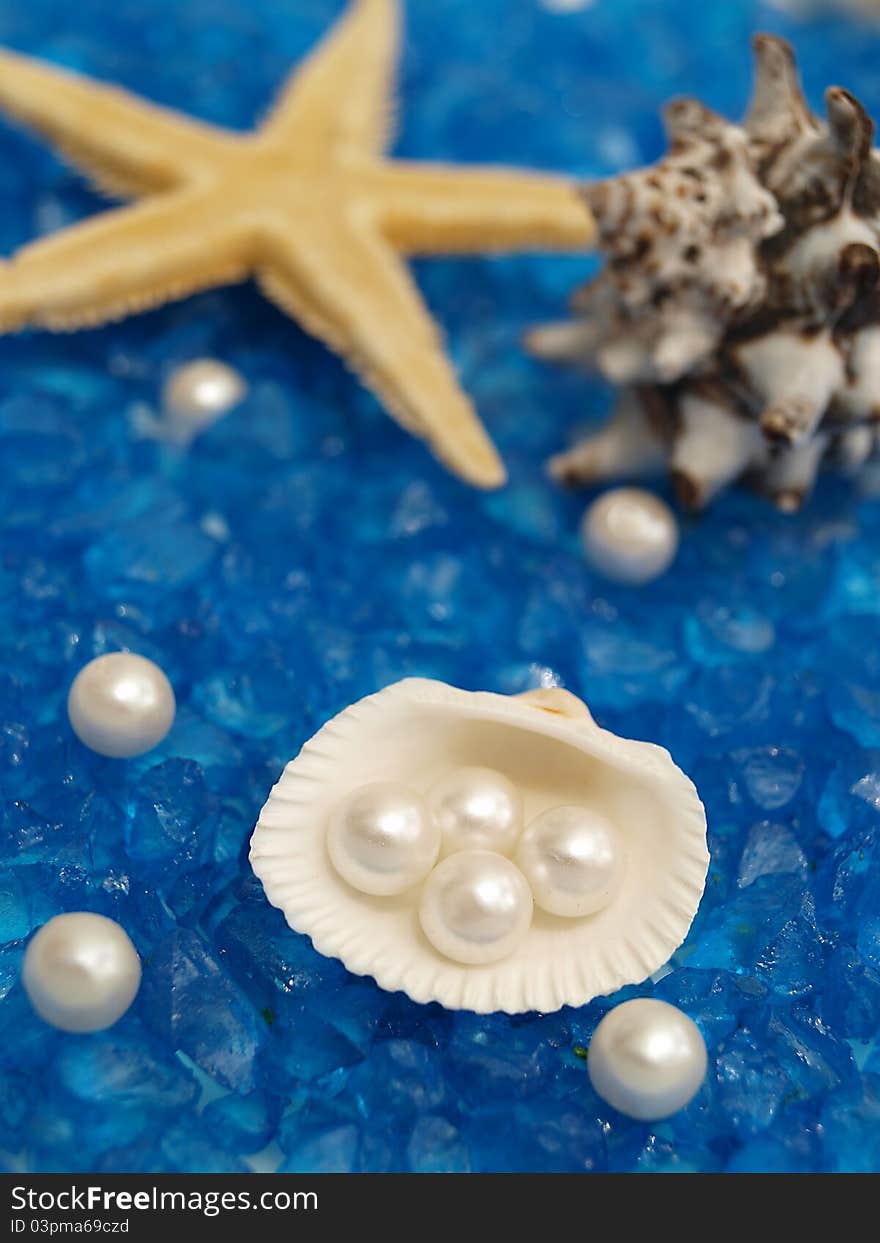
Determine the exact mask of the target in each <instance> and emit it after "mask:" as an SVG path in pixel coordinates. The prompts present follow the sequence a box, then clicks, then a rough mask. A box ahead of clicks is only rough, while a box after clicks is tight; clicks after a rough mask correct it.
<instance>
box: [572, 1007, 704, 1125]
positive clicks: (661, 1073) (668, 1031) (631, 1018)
mask: <svg viewBox="0 0 880 1243" xmlns="http://www.w3.org/2000/svg"><path fill="white" fill-rule="evenodd" d="M706 1065H707V1058H706V1045H705V1042H704V1041H703V1037H702V1036H701V1035H700V1029H699V1028H698V1027H697V1025H696V1023H694V1021H693V1020H692V1019H689V1018H688V1016H687V1015H686V1014H683V1013H682V1011H681V1010H679V1009H677V1008H676V1007H675V1006H670V1005H669V1004H668V1003H667V1002H665V1001H656V1000H655V999H653V998H651V997H637V998H636V999H635V1000H634V1001H625V1002H624V1003H623V1004H622V1005H620V1006H616V1007H615V1009H613V1010H611V1011H609V1013H608V1014H606V1015H605V1017H604V1019H603V1020H602V1022H601V1023H600V1024H599V1026H598V1027H597V1028H596V1030H595V1032H594V1033H593V1039H592V1041H591V1042H590V1049H589V1056H588V1058H587V1069H588V1070H589V1073H590V1080H591V1082H592V1084H593V1087H594V1088H595V1089H596V1091H597V1092H598V1094H599V1095H600V1096H601V1097H602V1099H603V1100H605V1101H607V1102H608V1104H609V1105H612V1106H613V1107H614V1108H615V1109H617V1110H619V1111H620V1113H622V1114H627V1115H628V1116H629V1117H630V1118H639V1119H641V1120H642V1121H646V1122H655V1121H658V1120H659V1119H660V1118H668V1117H669V1115H670V1114H674V1113H677V1112H678V1111H679V1109H683V1108H684V1107H685V1105H687V1104H688V1102H689V1101H690V1100H692V1099H693V1097H694V1096H696V1094H697V1092H698V1091H699V1088H700V1084H701V1083H702V1082H703V1080H704V1079H705V1077H706Z"/></svg>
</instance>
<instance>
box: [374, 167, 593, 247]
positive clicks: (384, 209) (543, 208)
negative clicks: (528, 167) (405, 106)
mask: <svg viewBox="0 0 880 1243" xmlns="http://www.w3.org/2000/svg"><path fill="white" fill-rule="evenodd" d="M369 175H370V177H371V178H372V179H373V181H374V183H375V185H374V190H375V193H376V195H377V198H378V199H379V202H380V204H381V220H382V226H383V231H384V233H385V235H386V236H387V237H388V239H389V241H391V243H392V244H393V245H394V246H395V248H397V249H399V250H402V251H404V252H405V253H407V254H449V253H458V254H469V253H473V252H476V251H487V250H489V251H505V250H519V249H522V248H531V247H534V248H536V249H549V250H582V249H585V248H586V247H587V246H589V244H590V243H591V242H592V240H593V236H594V232H595V229H594V224H593V218H592V216H591V214H590V211H589V208H588V207H587V205H586V203H585V202H584V200H583V199H582V197H581V196H580V194H579V193H578V191H577V188H576V186H575V184H574V183H573V182H571V181H568V180H566V179H564V178H562V177H550V176H544V175H542V174H540V173H524V172H518V171H516V170H513V169H504V168H468V167H466V166H463V167H455V168H452V167H447V166H443V165H431V164H413V163H407V162H403V161H398V162H396V163H393V164H388V165H385V166H380V167H377V168H375V169H373V170H372V171H371V173H370V174H369Z"/></svg>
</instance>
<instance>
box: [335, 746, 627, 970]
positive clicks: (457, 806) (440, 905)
mask: <svg viewBox="0 0 880 1243" xmlns="http://www.w3.org/2000/svg"><path fill="white" fill-rule="evenodd" d="M327 852H328V854H329V856H330V861H331V863H332V864H333V867H334V868H335V869H336V872H337V873H338V874H339V876H341V877H342V879H343V880H345V881H347V883H348V884H349V885H351V886H352V888H354V889H357V890H358V891H359V892H360V893H365V894H369V895H371V896H377V897H390V896H393V895H397V894H402V893H406V892H407V891H409V890H412V889H413V888H414V887H415V886H416V885H419V884H421V885H422V889H421V893H420V896H419V908H418V909H419V920H420V922H421V926H422V931H423V932H424V934H425V936H426V937H427V939H428V940H429V941H430V943H431V945H432V946H433V947H434V949H436V950H437V951H438V953H440V954H443V955H444V957H446V958H450V959H452V960H453V961H454V962H460V963H466V964H469V965H481V964H486V963H492V962H498V961H499V960H500V959H502V958H506V957H508V955H509V954H511V953H513V951H514V950H515V949H516V948H517V946H518V945H519V944H520V942H521V941H522V940H523V938H524V937H525V935H526V933H527V932H528V930H529V928H530V926H531V922H532V916H533V911H534V907H536V906H537V907H538V908H539V909H540V910H542V911H545V912H546V913H547V914H550V915H556V916H560V917H562V918H566V919H577V918H581V917H583V916H585V915H592V914H595V913H596V912H597V911H599V910H601V909H602V908H603V907H605V906H607V904H608V903H609V902H610V901H611V899H612V898H613V896H614V894H615V893H616V892H617V889H618V887H619V885H620V883H621V880H622V877H623V869H624V865H625V856H624V850H623V847H622V844H621V842H620V839H619V836H618V833H617V830H616V829H615V827H614V825H612V824H611V823H610V822H609V821H608V820H607V819H606V818H605V817H604V816H602V815H600V814H599V813H598V812H596V811H594V810H592V809H590V808H587V807H575V806H570V807H553V808H550V809H548V810H545V811H543V812H542V813H541V814H540V815H538V816H536V817H535V818H534V819H533V820H532V821H531V822H530V823H529V824H528V825H526V824H525V816H524V810H523V799H522V795H521V793H520V791H519V790H518V789H517V788H516V786H515V785H514V783H513V782H512V781H510V780H509V779H508V778H507V777H505V776H504V775H503V774H501V773H498V772H495V771H494V770H493V769H489V768H479V767H464V768H458V769H455V770H453V771H451V772H449V773H447V774H445V775H444V776H443V777H441V778H440V779H439V780H438V781H437V782H435V784H434V785H432V786H431V787H430V789H429V790H428V791H427V793H426V794H425V795H424V796H422V795H420V794H419V793H418V792H416V791H415V790H412V789H410V788H409V787H407V786H405V785H399V784H394V783H390V782H372V783H370V784H368V785H365V786H361V787H359V788H358V789H355V790H354V791H352V793H350V794H349V795H348V797H347V798H345V799H344V800H343V801H342V802H341V803H340V804H339V805H338V806H337V807H336V808H335V809H334V810H333V812H332V814H331V816H330V818H329V822H328V825H327ZM438 860H439V862H438Z"/></svg>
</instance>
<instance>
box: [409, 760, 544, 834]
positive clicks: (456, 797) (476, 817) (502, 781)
mask: <svg viewBox="0 0 880 1243" xmlns="http://www.w3.org/2000/svg"><path fill="white" fill-rule="evenodd" d="M427 800H428V806H429V808H430V810H431V814H432V815H433V817H434V819H435V820H436V822H437V824H438V825H439V826H440V832H441V834H442V840H443V853H444V854H452V853H453V851H456V850H494V851H497V852H498V853H499V854H503V855H509V854H512V853H513V850H514V847H515V846H516V840H517V838H518V836H519V833H520V830H521V829H522V818H523V812H522V795H521V794H520V792H519V790H518V789H517V788H516V786H515V785H514V784H513V782H512V781H509V780H508V779H507V777H505V776H504V775H503V774H502V773H498V772H495V771H494V769H491V768H477V767H470V768H457V769H453V771H452V772H449V773H447V774H446V775H445V776H444V777H441V778H440V780H439V781H437V782H435V784H434V785H433V786H432V787H431V789H430V790H429V791H428V795H427Z"/></svg>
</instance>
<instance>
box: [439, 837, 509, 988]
mask: <svg viewBox="0 0 880 1243" xmlns="http://www.w3.org/2000/svg"><path fill="white" fill-rule="evenodd" d="M419 919H420V921H421V925H422V930H423V932H424V934H425V936H426V937H427V938H428V940H429V941H430V942H431V944H432V945H433V946H434V949H435V950H437V951H438V952H439V953H441V954H443V955H444V956H445V957H446V958H451V959H452V960H453V962H460V963H468V964H471V965H479V964H485V963H491V962H498V961H499V959H502V958H506V957H507V956H508V955H509V954H512V953H513V951H514V950H515V949H516V947H517V946H518V945H519V943H520V942H521V941H522V939H523V937H524V936H525V935H526V933H527V932H528V930H529V925H530V924H531V922H532V894H531V890H530V889H529V886H528V882H527V881H526V878H525V877H524V876H523V874H522V872H520V870H519V868H517V867H515V866H514V864H512V863H511V861H510V860H509V859H506V858H505V857H504V856H503V855H499V854H495V853H494V852H492V851H489V850H463V851H459V852H458V853H457V854H454V855H449V857H448V858H446V859H444V860H443V861H442V862H441V863H438V864H437V866H436V868H435V869H434V871H433V872H432V873H431V875H430V876H429V877H428V879H427V880H426V881H425V887H424V889H423V890H422V899H421V902H420V904H419Z"/></svg>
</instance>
